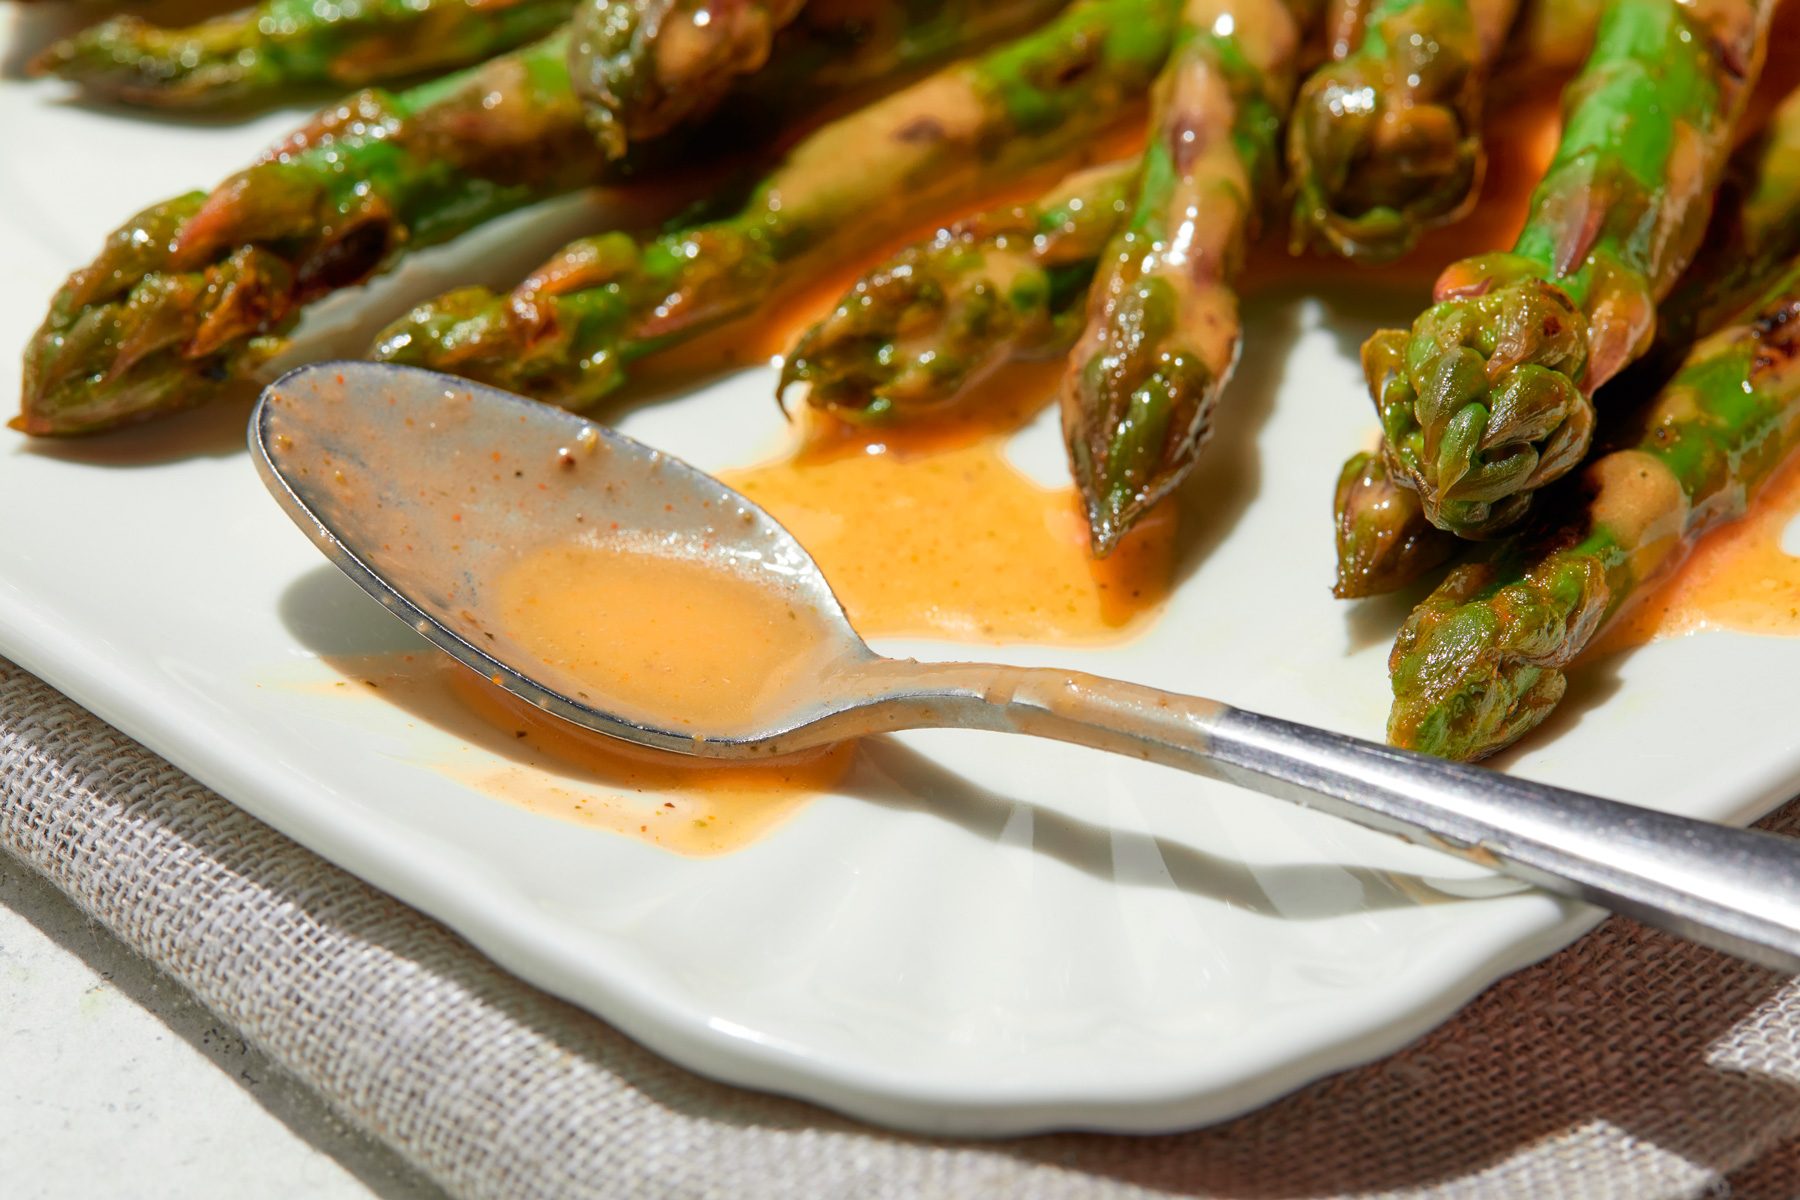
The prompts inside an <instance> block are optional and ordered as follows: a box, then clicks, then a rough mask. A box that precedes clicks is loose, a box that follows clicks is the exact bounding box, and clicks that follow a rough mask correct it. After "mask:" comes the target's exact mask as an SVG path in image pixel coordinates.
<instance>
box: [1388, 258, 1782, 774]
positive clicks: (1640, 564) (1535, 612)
mask: <svg viewBox="0 0 1800 1200" xmlns="http://www.w3.org/2000/svg"><path fill="white" fill-rule="evenodd" d="M1642 428H1643V432H1642V434H1641V436H1639V437H1638V439H1637V440H1636V443H1635V444H1634V445H1632V446H1631V447H1630V448H1628V449H1623V450H1617V451H1614V452H1613V453H1611V454H1607V455H1605V456H1604V457H1602V458H1599V459H1596V460H1595V461H1594V462H1593V463H1592V464H1591V465H1590V466H1589V467H1588V468H1587V470H1586V471H1585V472H1584V475H1583V478H1582V481H1581V482H1582V488H1581V494H1582V496H1583V497H1584V503H1583V505H1582V508H1581V514H1580V516H1579V517H1578V518H1577V519H1576V520H1574V521H1573V522H1571V523H1569V524H1567V525H1565V526H1563V527H1562V528H1560V529H1558V530H1556V531H1555V532H1554V533H1551V534H1548V535H1545V536H1543V537H1541V538H1533V539H1531V540H1529V541H1528V542H1527V541H1520V542H1517V543H1515V544H1511V545H1508V546H1505V547H1503V548H1502V550H1501V551H1500V552H1499V553H1498V554H1496V555H1495V556H1494V557H1493V558H1491V559H1489V560H1488V561H1486V562H1482V563H1479V564H1471V565H1468V566H1464V567H1460V568H1458V569H1457V570H1456V571H1454V572H1452V573H1451V575H1450V577H1449V578H1448V579H1447V580H1445V582H1444V583H1443V585H1442V586H1440V587H1439V588H1438V590H1437V591H1436V592H1434V593H1433V594H1432V595H1431V596H1430V597H1429V598H1428V599H1427V600H1426V601H1425V603H1423V604H1422V605H1420V606H1419V608H1418V609H1417V610H1416V611H1415V612H1414V613H1413V615H1412V617H1411V618H1410V619H1409V620H1408V621H1407V623H1406V626H1405V628H1404V629H1403V630H1402V631H1401V633H1400V637H1399V640H1398V641H1396V642H1395V644H1394V652H1393V657H1392V659H1391V662H1390V666H1391V669H1392V672H1393V684H1394V707H1393V711H1392V713H1391V714H1390V717H1389V721H1388V736H1389V738H1390V739H1391V740H1392V741H1393V742H1394V744H1396V745H1399V746H1405V747H1408V748H1410V749H1414V750H1422V751H1426V752H1429V753H1432V754H1439V755H1443V756H1446V757H1450V758H1460V759H1474V758H1480V757H1482V756H1483V755H1486V754H1491V753H1493V752H1494V751H1495V750H1498V749H1500V748H1502V747H1504V746H1506V745H1509V744H1510V743H1512V742H1513V741H1515V740H1516V739H1517V738H1519V737H1520V736H1521V735H1522V734H1524V733H1525V732H1526V731H1528V730H1530V729H1531V728H1532V727H1533V726H1535V725H1537V724H1538V723H1539V722H1540V721H1542V720H1543V719H1544V718H1545V716H1547V715H1548V714H1549V712H1550V710H1551V709H1552V708H1553V707H1555V705H1556V703H1557V701H1558V700H1560V699H1561V698H1562V695H1563V691H1564V689H1565V688H1566V687H1567V678H1566V676H1565V673H1564V672H1565V670H1566V669H1567V668H1568V666H1569V664H1570V663H1571V662H1572V661H1573V660H1574V659H1575V657H1576V656H1577V655H1578V654H1580V653H1581V651H1582V650H1583V649H1585V648H1586V647H1587V646H1588V645H1589V644H1591V642H1592V641H1593V639H1594V637H1595V636H1596V635H1597V634H1598V633H1599V632H1600V630H1601V629H1603V628H1604V627H1605V626H1606V624H1607V623H1608V622H1609V621H1610V620H1612V618H1613V617H1615V616H1616V615H1617V614H1618V613H1619V612H1620V611H1621V610H1622V609H1623V608H1624V606H1625V605H1626V603H1627V602H1628V601H1630V600H1631V599H1632V598H1633V597H1634V596H1636V595H1638V594H1639V593H1641V592H1642V591H1643V590H1644V586H1645V584H1646V582H1647V581H1649V580H1651V579H1653V578H1655V577H1656V576H1657V575H1658V574H1659V572H1661V571H1662V570H1663V569H1664V568H1666V567H1667V566H1668V565H1670V564H1672V563H1673V562H1675V561H1677V560H1678V559H1680V558H1681V557H1682V556H1683V555H1684V554H1685V553H1686V552H1687V550H1688V548H1689V547H1690V546H1692V545H1693V543H1694V541H1695V540H1696V539H1698V538H1699V537H1700V536H1701V535H1702V534H1704V533H1705V532H1706V531H1707V530H1709V529H1711V528H1713V527H1714V526H1716V525H1719V524H1721V523H1722V522H1725V521H1728V520H1731V519H1733V518H1734V517H1736V516H1739V515H1740V514H1742V513H1743V511H1744V509H1745V506H1746V505H1747V504H1748V502H1749V500H1750V499H1751V497H1753V496H1754V495H1755V494H1756V492H1757V489H1758V488H1760V487H1761V486H1762V485H1763V483H1764V482H1765V481H1766V480H1767V479H1768V478H1769V476H1770V475H1771V474H1773V472H1774V471H1775V469H1776V467H1778V466H1779V465H1780V464H1781V463H1782V462H1783V461H1784V460H1785V459H1787V458H1788V457H1789V456H1790V455H1791V454H1792V453H1793V452H1794V451H1795V449H1796V448H1800V263H1797V264H1795V265H1794V266H1793V267H1791V268H1790V269H1789V270H1788V271H1787V272H1785V273H1784V274H1783V276H1782V277H1781V278H1780V279H1779V280H1778V281H1777V282H1776V283H1775V285H1774V286H1773V287H1771V288H1770V289H1769V291H1768V292H1767V293H1766V294H1765V295H1764V296H1763V297H1762V298H1761V299H1760V300H1759V301H1757V303H1756V304H1755V306H1754V307H1753V308H1752V309H1751V310H1750V311H1749V312H1748V313H1747V314H1746V315H1745V316H1744V317H1743V318H1741V319H1740V320H1739V321H1738V322H1737V323H1735V324H1733V325H1731V326H1730V327H1728V328H1726V329H1724V330H1722V331H1720V332H1718V333H1716V334H1713V335H1712V336H1711V337H1709V338H1706V339H1705V340H1704V341H1702V342H1700V343H1699V344H1698V345H1696V346H1695V347H1694V350H1693V352H1692V353H1691V354H1690V355H1689V356H1688V358H1687V361H1686V363H1685V364H1684V365H1683V366H1682V368H1681V370H1680V371H1679V372H1677V374H1676V375H1675V378H1674V379H1673V380H1672V381H1671V382H1670V384H1669V386H1668V387H1667V388H1665V389H1664V390H1663V392H1662V393H1661V395H1659V396H1658V397H1657V400H1656V402H1655V403H1654V404H1653V405H1652V406H1651V408H1650V409H1649V411H1648V412H1647V413H1646V414H1645V415H1644V418H1643V427H1642Z"/></svg>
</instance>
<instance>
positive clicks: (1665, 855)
mask: <svg viewBox="0 0 1800 1200" xmlns="http://www.w3.org/2000/svg"><path fill="white" fill-rule="evenodd" d="M891 666H893V667H900V668H906V669H907V670H906V672H905V673H906V674H907V675H908V676H910V685H902V687H901V688H900V689H898V691H899V693H900V695H899V696H898V697H897V698H898V699H901V700H902V706H903V707H906V708H911V709H913V713H912V715H913V716H915V717H916V718H919V723H921V724H929V725H959V726H964V727H977V728H986V729H1000V730H1009V731H1012V732H1018V733H1028V734H1033V735H1036V736H1040V737H1049V738H1054V739H1056V740H1058V741H1065V742H1073V743H1077V744H1079V745H1084V746H1091V747H1094V748H1096V749H1101V750H1110V751H1114V752H1117V753H1123V754H1127V755H1130V756H1132V757H1137V758H1145V759H1149V760H1151V761H1153V762H1159V763H1163V764H1165V765H1168V766H1174V767H1180V768H1182V769H1184V770H1189V771H1193V772H1196V773H1198V774H1201V775H1207V776H1211V777H1213V778H1217V779H1223V780H1226V781H1227V782H1230V783H1234V784H1237V785H1239V786H1241V787H1246V788H1249V789H1251V790H1253V791H1258V792H1263V793H1265V794H1267V795H1271V796H1276V797H1279V798H1281V799H1284V800H1291V801H1294V802H1295V803H1298V804H1301V805H1303V806H1306V807H1309V808H1316V809H1319V810H1321V811H1323V812H1328V813H1330V814H1332V815H1333V816H1337V817H1342V818H1344V819H1346V820H1349V821H1354V822H1355V823H1357V824H1359V825H1364V826H1367V827H1369V828H1371V829H1377V830H1380V831H1382V832H1384V833H1390V834H1395V835H1397V836H1399V837H1402V838H1404V839H1406V840H1408V841H1412V842H1417V843H1420V844H1421V845H1426V846H1430V847H1432V848H1434V849H1438V850H1443V851H1447V852H1448V853H1451V854H1455V855H1458V856H1460V857H1462V858H1466V859H1469V860H1471V861H1473V862H1476V863H1479V864H1481V865H1482V866H1485V867H1489V868H1491V869H1494V870H1497V871H1501V872H1504V873H1506V874H1508V875H1512V876H1515V877H1517V878H1520V879H1524V880H1526V881H1528V882H1530V883H1534V884H1537V885H1538V886H1540V887H1543V888H1544V889H1546V890H1548V891H1552V892H1555V893H1557V894H1559V895H1563V896H1569V897H1573V898H1575V899H1578V900H1586V901H1590V902H1592V903H1594V904H1598V905H1601V906H1603V907H1605V908H1609V909H1611V910H1613V911H1615V912H1621V913H1625V914H1628V915H1630V916H1632V917H1636V918H1637V919H1639V920H1641V921H1643V922H1645V923H1646V924H1650V925H1655V926H1658V927H1659V928H1662V929H1666V930H1668V931H1670V932H1671V933H1674V934H1677V935H1679V936H1681V937H1683V938H1687V939H1688V940H1690V941H1694V942H1698V943H1700V944H1702V945H1706V946H1711V947H1713V948H1714V949H1717V950H1723V951H1726V952H1728V953H1730V954H1735V955H1738V956H1740V957H1742V958H1745V959H1748V960H1750V961H1752V962H1756V963H1760V964H1762V965H1764V966H1767V967H1772V968H1774V969H1776V970H1779V971H1785V972H1787V973H1789V974H1800V844H1797V843H1796V842H1794V841H1792V840H1790V839H1788V838H1783V837H1779V836H1776V835H1773V834H1767V833H1757V832H1755V831H1753V830H1746V829H1734V828H1731V827H1729V826H1725V825H1718V824H1713V823H1711V822H1707V821H1697V820H1692V819H1690V818H1687V817H1679V816H1674V815H1672V814H1669V813H1663V812H1657V811H1655V810H1653V809H1646V808H1640V807H1638V806H1636V805H1632V804H1625V803H1621V802H1619V801H1617V800H1607V799H1603V798H1602V797H1599V796H1590V795H1586V794H1584V793H1581V792H1571V791H1565V790H1563V789H1561V788H1555V787H1550V786H1547V785H1545V784H1541V783H1533V782H1531V781H1530V780H1526V779H1518V778H1514V777H1513V776H1510V775H1504V774H1501V773H1499V772H1497V771H1492V770H1488V769H1486V768H1482V767H1473V766H1469V765H1467V764H1464V763H1454V762H1447V761H1445V760H1443V759H1438V758H1431V757H1428V756H1426V755H1422V754H1415V753H1412V752H1410V751H1406V750H1397V749H1394V748H1393V747H1391V746H1384V745H1379V744H1377V743H1374V742H1367V741H1363V740H1361V739H1359V738H1353V737H1345V736H1343V735H1341V734H1335V733H1329V732H1327V731H1325V730H1322V729H1315V728H1312V727H1310V726H1306V725H1299V724H1295V723H1293V722H1291V721H1282V720H1278V719H1276V718H1274V717H1265V716H1260V715H1258V714H1256V713H1251V712H1244V711H1242V710H1239V709H1234V708H1230V707H1228V706H1226V705H1223V704H1218V703H1215V702H1213V701H1210V700H1201V699H1198V698H1196V697H1191V696H1181V695H1177V694H1175V693H1171V692H1161V691H1158V690H1156V689H1154V688H1148V687H1141V686H1139V685H1136V684H1128V683H1122V682H1119V681H1116V680H1110V679H1101V678H1098V677H1096V676H1090V675H1082V674H1078V673H1075V672H1068V671H1051V670H1037V669H1021V668H1014V667H989V666H977V665H972V664H971V665H963V664H942V665H937V664H918V663H906V664H900V663H894V664H891ZM914 706H917V707H914Z"/></svg>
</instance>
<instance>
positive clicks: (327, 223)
mask: <svg viewBox="0 0 1800 1200" xmlns="http://www.w3.org/2000/svg"><path fill="white" fill-rule="evenodd" d="M974 2H975V0H941V2H940V3H937V4H922V5H916V6H910V7H909V9H908V12H909V13H910V14H911V16H910V17H909V19H908V20H907V21H905V22H901V23H898V24H888V25H881V26H875V27H864V26H861V25H856V26H845V25H834V24H831V23H830V22H829V21H826V20H825V19H824V17H823V16H821V18H820V20H819V23H813V22H806V23H801V24H797V25H796V26H795V27H794V28H792V29H790V30H789V31H788V35H791V36H789V38H788V40H787V41H785V42H784V44H783V51H784V53H783V54H782V55H781V57H780V59H779V61H778V63H777V64H775V65H772V66H771V67H770V68H769V70H767V71H766V72H763V73H760V74H758V75H754V76H751V77H748V78H746V79H745V80H743V81H742V82H741V83H740V84H739V85H738V86H737V90H736V92H735V94H734V98H733V101H732V110H733V113H732V116H733V129H734V132H736V133H738V134H740V135H741V134H742V132H743V131H744V130H745V129H746V128H749V127H753V126H752V125H750V124H749V123H748V122H747V117H746V114H750V113H760V114H765V118H766V119H765V121H764V123H765V124H774V125H776V126H779V125H780V124H781V123H782V122H783V120H784V119H786V120H788V121H792V120H795V119H799V118H801V117H803V116H804V115H805V114H806V113H807V112H809V111H810V110H811V109H813V108H814V107H816V105H817V104H818V103H819V100H820V98H821V96H824V95H829V94H831V93H832V92H841V91H844V90H847V89H849V88H852V87H855V86H857V85H859V84H867V83H870V82H871V81H878V80H881V79H885V78H889V77H891V76H893V75H895V74H897V73H903V72H905V71H907V70H909V69H912V68H915V67H917V66H919V65H922V64H924V63H927V62H931V61H935V60H938V59H941V58H943V57H944V56H946V55H947V54H950V53H952V52H954V51H955V50H956V49H958V48H959V47H960V46H962V45H963V44H964V43H963V41H962V39H963V38H964V37H965V36H968V35H969V30H970V29H971V28H975V29H979V30H982V31H984V32H985V31H986V30H988V29H989V28H991V27H992V26H993V25H994V24H995V23H997V22H1000V21H1001V20H1002V18H1003V17H1007V18H1010V19H1011V20H1013V21H1015V22H1016V21H1029V20H1030V19H1031V18H1032V17H1033V16H1034V15H1036V14H1037V13H1039V12H1041V11H1042V10H1043V9H1044V8H1045V0H1000V3H997V4H991V5H989V6H988V9H989V15H988V16H987V17H985V18H984V19H983V21H981V22H977V23H976V24H975V25H974V26H973V27H971V26H969V25H966V24H965V23H964V21H963V20H962V8H963V5H964V4H967V3H974ZM827 7H829V5H827ZM567 48H568V38H567V36H566V34H565V33H558V34H555V35H553V36H551V37H549V38H546V39H544V40H542V41H540V42H536V43H534V44H532V45H530V46H527V47H525V48H523V49H521V50H515V51H512V52H510V53H508V54H504V55H501V56H499V57H497V58H494V59H492V60H490V61H489V62H487V63H484V64H482V65H481V66H479V67H475V68H472V69H470V70H469V71H466V72H463V73H460V74H456V75H451V76H447V77H445V78H443V79H440V80H437V81H435V82H432V83H429V84H424V85H422V86H420V87H418V88H414V89H412V90H409V91H406V92H401V93H398V94H390V93H386V92H380V91H367V92H362V93H359V94H358V95H356V96H353V97H351V98H350V99H349V100H347V101H345V102H344V103H343V104H341V105H339V106H337V107H335V108H333V109H329V110H327V111H325V112H324V113H321V114H320V115H319V117H317V118H316V119H315V120H314V121H313V122H312V123H311V124H310V125H308V126H306V127H305V128H303V129H302V130H300V131H299V132H298V133H297V134H295V135H294V136H293V137H291V138H290V139H288V140H287V141H286V142H284V143H283V144H281V145H280V146H278V147H276V148H274V149H273V150H272V151H271V152H270V153H269V154H268V155H267V156H266V157H265V158H264V159H263V160H262V161H260V162H257V163H255V164H254V165H252V166H251V167H249V168H248V169H246V170H244V171H242V172H240V173H239V174H237V175H235V176H233V177H232V178H230V179H228V180H226V181H225V182H224V183H222V184H220V185H219V186H218V187H217V188H215V189H213V191H211V192H210V193H203V192H192V193H189V194H188V195H185V196H180V197H177V198H175V199H173V200H169V201H165V202H163V203H161V204H158V205H155V206H153V207H151V208H149V209H147V210H145V211H144V212H141V213H139V214H137V215H136V216H134V217H132V218H131V219H130V220H129V221H127V222H126V223H125V224H124V225H123V226H121V227H120V228H119V229H118V230H117V231H116V232H114V233H113V234H112V236H111V237H110V238H108V240H107V246H106V249H105V250H104V251H103V252H102V254H101V255H100V257H99V258H97V259H96V260H95V261H94V262H93V263H92V264H90V265H89V266H87V267H85V268H83V269H82V270H80V271H77V272H76V273H75V274H74V275H73V276H71V277H70V279H69V282H68V283H67V284H66V285H65V286H64V288H63V289H62V291H61V292H59V293H58V294H57V296H56V298H55V300H54V301H53V302H52V304H51V308H50V313H49V315H48V317H46V319H45V321H44V324H43V326H42V328H40V329H39V331H38V333H37V335H36V336H35V337H34V338H33V340H32V342H31V344H30V345H29V346H28V347H27V348H26V352H25V387H24V396H23V400H22V404H21V413H20V416H19V419H18V420H17V421H16V422H15V424H17V425H18V426H19V427H20V428H23V429H24V430H26V431H27V432H29V433H35V434H67V433H84V432H92V431H95V430H100V429H106V428H110V427H112V426H115V425H118V424H121V423H123V422H127V421H132V420H137V419H141V418H144V417H147V416H153V415H155V414H157V413H163V412H169V411H173V410H175V409H178V408H183V407H187V406H191V405H194V404H198V403H201V402H203V401H205V400H206V399H208V398H210V397H211V396H213V395H214V394H216V393H217V392H218V391H219V389H220V386H221V385H222V384H224V383H226V382H228V381H230V380H233V379H237V378H242V377H244V376H246V375H248V374H250V373H252V372H254V371H255V370H257V369H258V367H260V365H261V364H263V363H264V362H266V361H267V360H268V359H269V358H270V357H272V356H273V355H274V354H275V353H277V352H278V351H279V350H280V349H281V346H282V341H281V338H282V335H283V334H284V333H285V332H286V331H287V330H288V329H289V328H290V327H291V326H292V324H293V322H294V321H295V320H296V319H297V317H298V315H299V313H300V311H301V309H302V308H303V307H304V306H305V305H307V304H309V303H311V302H313V301H315V300H317V299H318V298H320V297H321V296H323V295H325V294H327V293H330V292H332V291H336V290H339V289H342V288H345V287H349V286H351V285H354V284H356V283H359V282H361V281H363V280H365V279H367V278H368V277H369V276H371V275H373V274H375V273H376V272H378V271H382V270H385V269H387V268H388V267H390V266H391V265H392V264H393V262H394V261H395V259H396V258H397V257H398V256H399V255H401V254H404V253H405V252H407V251H408V250H410V249H413V248H417V247H421V246H428V245H432V244H434V243H437V242H442V241H446V240H448V239H450V238H453V237H456V236H458V235H460V234H462V233H465V232H467V231H468V230H469V229H471V228H473V227H475V226H476V225H479V224H481V223H483V222H485V221H488V220H491V219H492V218H494V217H496V216H498V215H500V214H502V213H506V212H510V211H512V210H514V209H517V208H521V207H523V206H525V205H528V204H531V203H533V202H535V201H538V200H542V199H545V198H547V197H549V196H553V195H556V194H558V193H561V192H566V191H569V190H571V189H574V188H579V187H584V186H588V185H591V184H596V183H602V182H606V181H608V180H617V179H621V178H624V177H626V176H627V175H628V174H629V173H630V172H631V170H632V169H633V166H634V164H633V163H632V162H631V161H629V160H628V161H627V162H625V163H620V164H609V163H608V162H607V160H606V159H605V157H604V156H602V155H600V154H597V153H595V151H594V147H593V143H592V141H591V140H590V138H589V135H588V132H587V127H586V125H585V123H584V121H583V119H582V112H581V106H580V104H579V103H578V102H577V100H576V98H575V94H574V91H573V89H572V87H571V86H570V81H569V75H568V69H567V65H566V59H567ZM849 51H854V53H850V52H849ZM784 114H791V115H789V116H786V117H785V118H784ZM655 148H656V144H652V146H651V147H650V149H652V150H654V149H655ZM679 149H680V148H679V147H678V146H677V147H676V148H675V150H676V152H678V151H679ZM639 166H640V167H641V164H639Z"/></svg>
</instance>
